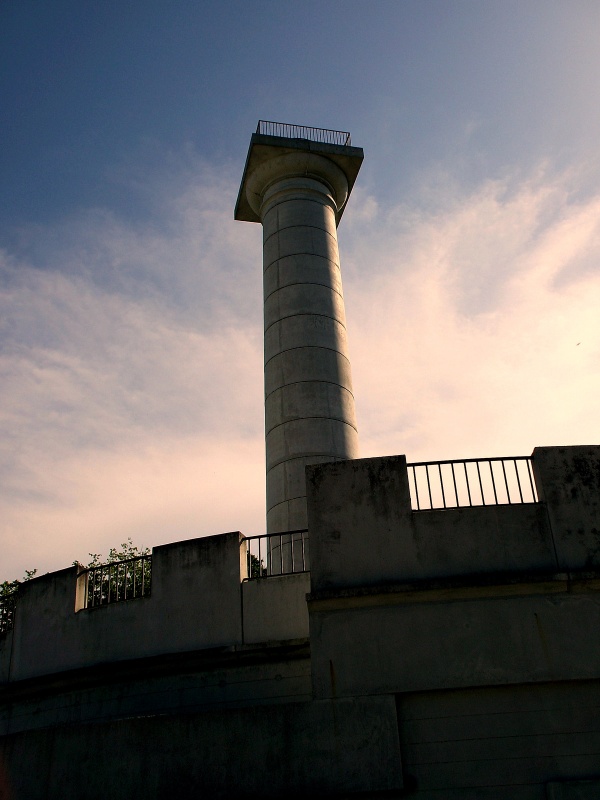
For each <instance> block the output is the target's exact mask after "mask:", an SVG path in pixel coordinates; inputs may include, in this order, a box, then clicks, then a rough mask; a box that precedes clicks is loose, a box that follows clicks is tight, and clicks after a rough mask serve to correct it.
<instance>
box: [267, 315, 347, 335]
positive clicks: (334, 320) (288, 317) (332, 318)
mask: <svg viewBox="0 0 600 800" xmlns="http://www.w3.org/2000/svg"><path fill="white" fill-rule="evenodd" d="M293 317H322V318H323V319H330V320H331V321H332V322H337V324H338V325H340V326H341V327H342V328H343V329H344V330H346V326H345V325H344V323H343V322H340V320H339V319H336V318H335V317H330V316H329V314H315V312H314V311H312V312H311V311H302V312H301V313H298V314H286V315H285V317H279V319H276V320H275V322H272V323H271V324H270V325H268V326H267V327H266V328H265V333H266V332H267V331H268V330H269V329H270V328H272V327H273V325H277V324H278V323H279V322H283V320H284V319H293Z"/></svg>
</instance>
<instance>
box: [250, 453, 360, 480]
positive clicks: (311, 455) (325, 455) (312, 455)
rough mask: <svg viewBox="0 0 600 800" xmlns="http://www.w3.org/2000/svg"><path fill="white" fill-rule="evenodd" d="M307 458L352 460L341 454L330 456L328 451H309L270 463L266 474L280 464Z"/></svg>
mask: <svg viewBox="0 0 600 800" xmlns="http://www.w3.org/2000/svg"><path fill="white" fill-rule="evenodd" d="M307 458H323V459H326V460H327V461H352V460H353V459H351V458H344V457H343V456H332V455H331V454H330V453H309V454H308V455H305V456H292V457H291V458H285V459H283V460H282V461H278V462H277V463H276V464H271V466H270V467H268V468H267V470H266V474H267V475H268V474H269V472H271V470H272V469H275V467H280V466H281V465H282V464H288V463H289V462H290V461H300V459H307ZM324 463H325V462H324ZM307 466H308V465H307Z"/></svg>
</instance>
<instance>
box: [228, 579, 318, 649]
mask: <svg viewBox="0 0 600 800" xmlns="http://www.w3.org/2000/svg"><path fill="white" fill-rule="evenodd" d="M309 591H310V576H309V575H308V574H307V573H299V574H297V575H281V576H279V577H271V578H258V579H256V580H251V581H244V583H243V584H242V603H243V608H242V613H243V621H244V642H245V643H247V644H251V643H258V642H276V641H284V640H286V639H301V638H304V637H308V609H307V607H306V595H307V594H308V592H309Z"/></svg>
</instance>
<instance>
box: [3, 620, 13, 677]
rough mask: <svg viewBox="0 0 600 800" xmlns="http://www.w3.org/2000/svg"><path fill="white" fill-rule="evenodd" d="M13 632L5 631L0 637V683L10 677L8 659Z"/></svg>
mask: <svg viewBox="0 0 600 800" xmlns="http://www.w3.org/2000/svg"><path fill="white" fill-rule="evenodd" d="M12 640H13V632H12V630H11V631H7V632H6V633H4V634H2V635H1V636H0V683H5V682H6V681H7V680H8V679H9V677H10V658H11V653H12Z"/></svg>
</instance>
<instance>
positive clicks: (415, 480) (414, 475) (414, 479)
mask: <svg viewBox="0 0 600 800" xmlns="http://www.w3.org/2000/svg"><path fill="white" fill-rule="evenodd" d="M411 469H412V474H413V483H414V485H415V499H416V501H417V511H420V510H421V505H420V503H419V486H418V484H417V468H416V467H415V466H413V467H411Z"/></svg>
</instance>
